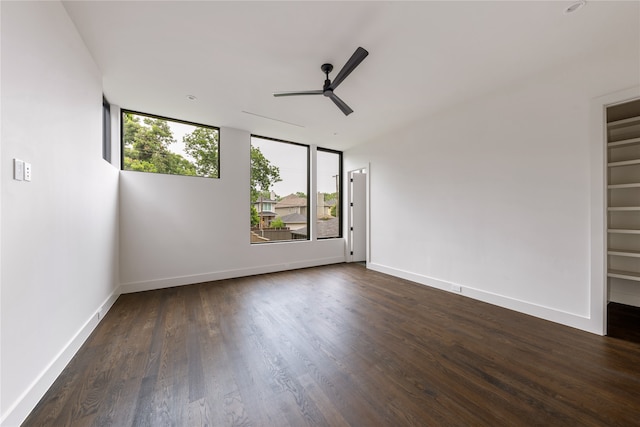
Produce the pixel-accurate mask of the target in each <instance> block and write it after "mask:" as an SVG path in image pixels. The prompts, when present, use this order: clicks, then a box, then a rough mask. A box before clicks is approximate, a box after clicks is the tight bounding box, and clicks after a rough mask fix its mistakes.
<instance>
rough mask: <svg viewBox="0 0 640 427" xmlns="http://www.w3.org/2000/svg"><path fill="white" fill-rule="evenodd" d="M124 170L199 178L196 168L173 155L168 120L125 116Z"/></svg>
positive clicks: (177, 155) (178, 155)
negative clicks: (195, 176)
mask: <svg viewBox="0 0 640 427" xmlns="http://www.w3.org/2000/svg"><path fill="white" fill-rule="evenodd" d="M123 120H124V123H123V141H124V168H125V169H126V170H134V171H141V172H156V173H167V174H177V175H192V176H193V175H196V167H195V165H194V164H193V163H191V162H190V161H189V160H187V159H185V158H184V157H182V156H181V155H180V154H176V153H172V152H171V151H170V150H169V145H170V144H171V143H173V142H174V138H173V132H171V129H170V128H169V124H168V123H167V121H166V120H162V119H154V118H151V117H145V118H144V119H143V121H142V123H141V122H140V117H139V116H136V115H134V114H131V113H125V114H123Z"/></svg>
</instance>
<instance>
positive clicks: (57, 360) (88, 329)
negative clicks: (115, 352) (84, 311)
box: [0, 290, 119, 427]
mask: <svg viewBox="0 0 640 427" xmlns="http://www.w3.org/2000/svg"><path fill="white" fill-rule="evenodd" d="M118 296H119V294H118V293H117V290H116V291H114V292H112V293H111V295H109V296H108V297H107V298H106V299H105V300H104V302H103V303H102V304H100V306H99V307H98V308H97V309H96V310H95V312H94V313H93V314H92V315H91V316H90V317H89V319H88V320H87V321H86V322H85V323H84V325H82V327H80V329H79V330H78V331H77V332H76V334H75V335H74V336H73V337H72V338H71V339H70V340H69V342H67V344H66V345H65V346H64V347H63V348H62V350H60V352H59V353H58V354H57V355H56V356H55V357H54V358H53V360H52V361H51V362H50V363H49V365H47V367H46V368H45V369H44V370H43V371H42V372H41V373H40V375H38V377H37V378H36V379H35V380H34V381H33V382H32V383H31V385H29V387H27V389H26V390H25V391H24V393H22V395H20V397H19V398H18V399H17V400H16V402H15V403H13V405H11V406H10V407H9V409H8V410H7V411H6V413H5V414H3V416H2V419H1V420H0V426H2V427H16V426H19V425H20V424H22V422H24V420H25V419H26V418H27V416H28V415H29V414H30V413H31V411H32V410H33V408H35V406H36V405H37V404H38V402H39V401H40V399H42V396H44V394H45V393H46V392H47V390H49V387H51V386H52V385H53V383H54V381H55V380H56V379H57V378H58V376H59V375H60V373H62V370H63V369H64V368H65V367H66V366H67V364H68V363H69V362H70V361H71V359H72V358H73V356H74V355H75V354H76V353H77V352H78V350H79V349H80V347H81V346H82V344H84V342H85V341H86V340H87V338H89V335H91V333H92V332H93V330H94V329H95V328H96V326H98V324H99V323H100V321H101V320H102V319H103V318H104V315H105V314H106V313H107V312H108V311H109V309H110V308H111V307H112V306H113V304H114V303H115V302H116V300H117V299H118Z"/></svg>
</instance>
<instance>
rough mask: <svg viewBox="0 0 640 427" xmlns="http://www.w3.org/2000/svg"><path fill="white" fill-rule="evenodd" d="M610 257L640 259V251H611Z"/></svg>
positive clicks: (608, 252) (609, 252)
mask: <svg viewBox="0 0 640 427" xmlns="http://www.w3.org/2000/svg"><path fill="white" fill-rule="evenodd" d="M607 254H608V255H617V256H626V257H630V258H640V251H632V250H630V249H609V250H608V251H607Z"/></svg>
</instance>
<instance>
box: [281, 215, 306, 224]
mask: <svg viewBox="0 0 640 427" xmlns="http://www.w3.org/2000/svg"><path fill="white" fill-rule="evenodd" d="M280 219H282V222H284V223H285V224H287V223H289V224H293V223H297V224H300V223H306V222H307V217H306V216H305V215H301V214H299V213H292V214H289V215H283V216H281V217H280Z"/></svg>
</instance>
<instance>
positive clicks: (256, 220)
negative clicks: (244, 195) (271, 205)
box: [251, 206, 260, 227]
mask: <svg viewBox="0 0 640 427" xmlns="http://www.w3.org/2000/svg"><path fill="white" fill-rule="evenodd" d="M258 224H260V215H258V209H256V207H255V206H251V226H252V227H257V226H258Z"/></svg>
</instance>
